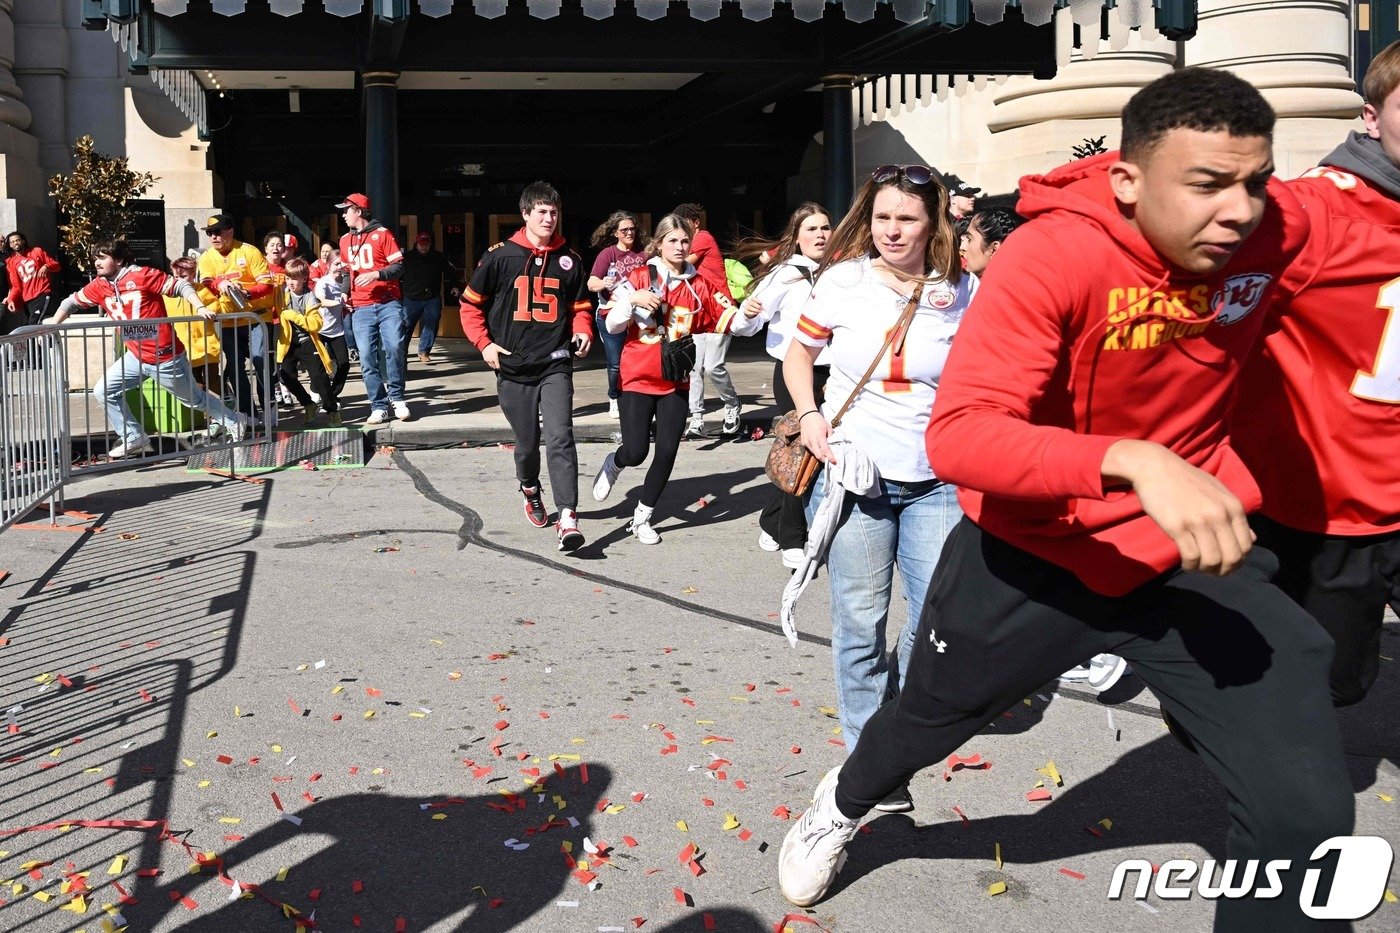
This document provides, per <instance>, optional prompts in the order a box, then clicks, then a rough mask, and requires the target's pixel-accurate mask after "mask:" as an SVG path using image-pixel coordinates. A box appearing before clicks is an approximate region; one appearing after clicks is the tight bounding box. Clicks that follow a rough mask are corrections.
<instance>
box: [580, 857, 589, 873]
mask: <svg viewBox="0 0 1400 933" xmlns="http://www.w3.org/2000/svg"><path fill="white" fill-rule="evenodd" d="M578 867H579V868H582V869H583V870H584V871H588V862H587V861H586V860H584V859H580V860H579V862H578Z"/></svg>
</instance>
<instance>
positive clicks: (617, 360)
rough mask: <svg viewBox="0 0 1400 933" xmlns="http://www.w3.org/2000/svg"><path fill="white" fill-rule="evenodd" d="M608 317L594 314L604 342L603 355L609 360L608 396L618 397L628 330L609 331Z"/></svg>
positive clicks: (599, 335)
mask: <svg viewBox="0 0 1400 933" xmlns="http://www.w3.org/2000/svg"><path fill="white" fill-rule="evenodd" d="M606 317H607V315H606V314H604V313H602V312H598V313H596V314H594V318H595V319H596V321H595V322H596V323H597V325H598V339H599V340H600V341H601V342H602V344H603V356H605V357H606V358H607V361H608V398H610V399H616V398H618V397H619V394H618V393H619V390H620V389H621V386H620V385H619V381H620V377H621V375H622V345H623V344H624V343H626V342H627V331H625V330H624V331H623V332H622V333H620V334H610V333H608V328H607V325H606V324H605V323H603V321H604V319H605V318H606Z"/></svg>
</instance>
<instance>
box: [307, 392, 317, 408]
mask: <svg viewBox="0 0 1400 933" xmlns="http://www.w3.org/2000/svg"><path fill="white" fill-rule="evenodd" d="M306 394H307V395H309V396H311V401H313V402H315V403H316V404H317V405H319V404H321V396H320V395H318V394H316V393H315V392H312V391H310V390H308V391H307V393H306Z"/></svg>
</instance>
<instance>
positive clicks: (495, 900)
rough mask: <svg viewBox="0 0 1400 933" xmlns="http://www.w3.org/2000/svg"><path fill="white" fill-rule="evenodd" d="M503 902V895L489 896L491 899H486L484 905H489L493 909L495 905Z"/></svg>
mask: <svg viewBox="0 0 1400 933" xmlns="http://www.w3.org/2000/svg"><path fill="white" fill-rule="evenodd" d="M505 902H506V899H505V898H504V897H493V898H491V900H489V901H487V903H486V906H487V907H490V908H491V909H492V910H495V909H496V908H497V907H500V906H501V905H502V904H504V903H505Z"/></svg>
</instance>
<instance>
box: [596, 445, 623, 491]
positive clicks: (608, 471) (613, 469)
mask: <svg viewBox="0 0 1400 933" xmlns="http://www.w3.org/2000/svg"><path fill="white" fill-rule="evenodd" d="M621 475H622V467H620V466H618V465H617V455H616V451H614V452H613V453H610V454H608V455H607V456H606V457H604V458H603V465H602V466H601V467H600V468H599V469H598V475H597V476H595V477H593V498H594V499H596V500H597V501H599V502H602V501H604V500H606V499H607V498H608V496H609V495H610V494H611V493H612V488H613V483H616V482H617V478H618V477H619V476H621Z"/></svg>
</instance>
